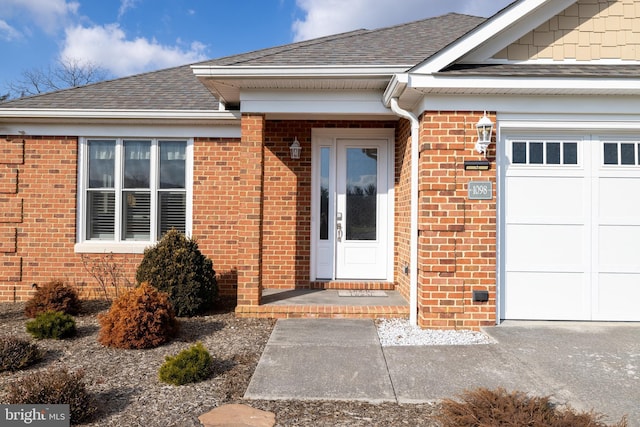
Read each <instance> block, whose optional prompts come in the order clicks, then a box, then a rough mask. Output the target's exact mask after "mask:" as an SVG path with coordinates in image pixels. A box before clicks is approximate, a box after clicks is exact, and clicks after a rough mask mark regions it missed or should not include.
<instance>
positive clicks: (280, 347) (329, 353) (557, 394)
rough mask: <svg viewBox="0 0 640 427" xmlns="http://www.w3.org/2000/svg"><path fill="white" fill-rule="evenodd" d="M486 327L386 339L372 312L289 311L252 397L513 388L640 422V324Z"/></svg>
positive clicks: (369, 396) (375, 398)
mask: <svg viewBox="0 0 640 427" xmlns="http://www.w3.org/2000/svg"><path fill="white" fill-rule="evenodd" d="M485 332H486V333H487V334H488V335H490V336H491V337H492V338H493V339H494V340H495V341H496V343H495V344H489V345H473V346H407V347H384V348H383V347H381V346H380V342H379V340H378V336H377V332H376V328H375V325H374V323H373V321H371V320H351V319H286V320H279V321H278V322H277V324H276V327H275V328H274V330H273V333H272V335H271V337H270V339H269V342H268V343H267V346H266V348H265V350H264V353H263V354H262V357H261V359H260V362H259V364H258V367H257V368H256V371H255V373H254V375H253V378H252V379H251V383H250V384H249V387H248V389H247V391H246V394H245V397H246V398H248V399H265V400H279V399H286V400H289V399H292V400H361V401H367V402H374V403H377V402H385V401H391V402H398V403H419V402H428V401H434V400H438V399H442V398H447V397H455V396H456V395H457V394H459V393H461V392H462V391H464V390H465V389H472V388H476V387H487V388H496V387H504V388H506V389H507V390H510V391H512V390H519V391H525V392H528V393H531V394H535V395H540V396H542V395H551V396H553V398H554V399H555V400H556V401H558V402H560V403H568V404H570V405H571V406H573V407H574V408H576V409H579V410H589V409H594V410H595V411H597V412H602V413H604V414H606V415H608V416H609V418H608V420H609V421H611V422H613V421H618V420H619V419H620V418H621V417H622V416H623V415H624V414H627V415H628V417H629V425H630V426H640V404H639V402H640V324H637V323H634V324H625V323H621V324H612V323H607V324H597V323H566V322H555V323H544V322H527V323H509V322H507V323H505V324H503V325H501V326H497V327H492V328H487V329H486V330H485Z"/></svg>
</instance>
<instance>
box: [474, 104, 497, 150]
mask: <svg viewBox="0 0 640 427" xmlns="http://www.w3.org/2000/svg"><path fill="white" fill-rule="evenodd" d="M476 129H477V131H478V142H476V151H477V152H478V153H482V154H484V155H486V154H487V148H488V147H489V144H491V135H492V134H493V122H492V121H491V119H489V117H487V112H486V111H485V112H484V116H482V118H481V119H480V120H479V121H478V124H477V125H476Z"/></svg>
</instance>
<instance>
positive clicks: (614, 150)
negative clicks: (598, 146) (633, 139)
mask: <svg viewBox="0 0 640 427" xmlns="http://www.w3.org/2000/svg"><path fill="white" fill-rule="evenodd" d="M604 164H605V165H617V164H618V144H616V143H606V144H604Z"/></svg>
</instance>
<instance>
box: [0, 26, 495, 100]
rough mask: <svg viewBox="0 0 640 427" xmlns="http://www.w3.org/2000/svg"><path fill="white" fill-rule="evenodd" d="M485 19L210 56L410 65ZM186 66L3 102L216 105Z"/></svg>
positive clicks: (232, 60)
mask: <svg viewBox="0 0 640 427" xmlns="http://www.w3.org/2000/svg"><path fill="white" fill-rule="evenodd" d="M484 21H485V18H479V17H475V16H468V15H460V14H456V13H450V14H447V15H443V16H440V17H435V18H429V19H424V20H421V21H416V22H411V23H408V24H402V25H396V26H393V27H387V28H381V29H377V30H356V31H351V32H347V33H342V34H337V35H332V36H327V37H321V38H318V39H313V40H307V41H303V42H298V43H292V44H288V45H283V46H278V47H273V48H267V49H262V50H257V51H253V52H248V53H243V54H239V55H233V56H227V57H223V58H219V59H214V60H210V61H205V62H201V63H198V64H197V65H211V66H217V67H219V66H225V65H229V66H231V65H233V66H238V65H241V66H247V67H250V66H265V65H278V66H280V65H281V66H313V65H333V66H343V65H344V66H348V65H365V66H366V65H393V66H398V65H406V66H407V68H410V67H411V66H413V65H415V64H417V63H419V62H421V61H422V60H424V59H426V58H428V57H429V56H431V55H433V54H434V53H436V52H438V51H439V50H440V49H442V48H444V47H445V46H447V45H448V44H449V43H451V42H453V41H454V40H456V39H457V38H459V37H461V36H462V35H464V34H465V33H467V32H468V31H470V30H472V29H473V28H475V27H476V26H478V25H480V24H481V23H482V22H484ZM191 65H196V64H190V65H184V66H180V67H175V68H169V69H164V70H159V71H154V72H149V73H144V74H138V75H134V76H129V77H124V78H120V79H115V80H109V81H104V82H100V83H94V84H90V85H87V86H82V87H77V88H71V89H66V90H61V91H57V92H51V93H47V94H42V95H36V96H32V97H25V98H20V99H16V100H11V101H7V102H4V103H1V104H0V109H2V108H12V109H92V110H101V109H105V110H111V109H119V110H178V111H180V110H182V111H186V110H190V111H193V110H196V111H197V110H216V109H218V101H217V100H216V99H215V97H213V96H212V95H211V93H210V92H209V91H208V90H207V88H205V87H204V85H202V83H200V81H199V80H198V78H197V77H196V76H195V75H194V74H193V71H192V70H191V68H190V67H191Z"/></svg>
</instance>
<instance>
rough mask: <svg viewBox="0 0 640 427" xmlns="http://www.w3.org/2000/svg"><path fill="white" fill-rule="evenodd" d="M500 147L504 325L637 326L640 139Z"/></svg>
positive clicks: (523, 141) (523, 142) (530, 141)
mask: <svg viewBox="0 0 640 427" xmlns="http://www.w3.org/2000/svg"><path fill="white" fill-rule="evenodd" d="M503 146H504V148H505V152H504V153H503V155H504V159H505V162H503V164H504V168H503V171H504V175H503V177H502V180H501V183H502V191H501V197H502V209H501V216H502V218H503V221H502V228H501V232H502V239H501V242H502V245H503V248H502V251H501V253H502V256H501V258H500V263H501V274H502V297H503V299H502V313H501V314H502V318H504V319H540V320H542V319H544V320H619V321H625V320H631V321H638V320H640V303H639V301H640V138H639V139H638V140H636V141H631V140H619V139H605V138H596V137H592V136H589V137H580V138H557V139H544V140H540V139H524V138H520V139H519V138H513V139H507V140H506V143H505V144H504V145H503Z"/></svg>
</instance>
